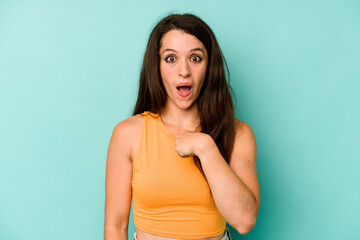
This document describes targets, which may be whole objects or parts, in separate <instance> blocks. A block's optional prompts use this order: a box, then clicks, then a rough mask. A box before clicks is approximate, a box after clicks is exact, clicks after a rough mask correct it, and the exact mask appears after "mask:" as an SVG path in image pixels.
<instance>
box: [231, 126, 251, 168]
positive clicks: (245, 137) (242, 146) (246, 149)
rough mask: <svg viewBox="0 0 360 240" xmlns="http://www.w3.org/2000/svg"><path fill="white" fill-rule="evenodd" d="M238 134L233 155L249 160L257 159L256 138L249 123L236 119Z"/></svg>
mask: <svg viewBox="0 0 360 240" xmlns="http://www.w3.org/2000/svg"><path fill="white" fill-rule="evenodd" d="M235 124H236V128H235V129H236V134H235V142H234V149H233V154H232V155H233V156H234V157H236V158H237V159H242V160H243V161H247V162H255V161H256V139H255V134H254V131H253V130H252V128H251V127H250V125H249V124H247V123H245V122H242V121H240V120H238V119H235Z"/></svg>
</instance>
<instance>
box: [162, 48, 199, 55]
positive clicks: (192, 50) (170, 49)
mask: <svg viewBox="0 0 360 240" xmlns="http://www.w3.org/2000/svg"><path fill="white" fill-rule="evenodd" d="M166 51H169V52H177V51H176V50H175V49H172V48H166V49H165V50H164V51H163V52H162V53H164V52H166ZM195 51H201V52H202V53H203V54H204V55H205V53H204V50H202V49H201V48H193V49H191V50H190V52H195Z"/></svg>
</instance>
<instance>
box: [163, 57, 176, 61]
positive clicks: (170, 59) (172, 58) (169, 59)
mask: <svg viewBox="0 0 360 240" xmlns="http://www.w3.org/2000/svg"><path fill="white" fill-rule="evenodd" d="M165 61H166V62H168V63H173V62H175V61H176V58H175V57H174V56H168V57H166V58H165Z"/></svg>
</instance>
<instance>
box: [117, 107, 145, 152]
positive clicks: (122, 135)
mask: <svg viewBox="0 0 360 240" xmlns="http://www.w3.org/2000/svg"><path fill="white" fill-rule="evenodd" d="M142 119H143V116H142V115H141V114H137V115H135V116H131V117H129V118H127V119H125V120H123V121H121V122H119V123H118V124H117V125H116V126H115V128H114V131H113V133H112V136H111V141H112V142H114V144H113V145H114V146H117V147H118V148H121V150H122V151H123V152H126V155H128V156H129V157H130V158H131V159H132V157H133V156H134V152H135V151H136V149H137V143H138V142H139V140H140V135H141V126H142Z"/></svg>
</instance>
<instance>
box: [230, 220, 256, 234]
mask: <svg viewBox="0 0 360 240" xmlns="http://www.w3.org/2000/svg"><path fill="white" fill-rule="evenodd" d="M254 227H255V223H253V224H242V225H239V226H237V227H236V228H235V229H236V231H238V232H239V233H240V234H241V235H245V234H248V233H249V232H250V231H251V230H252V229H253V228H254Z"/></svg>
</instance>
